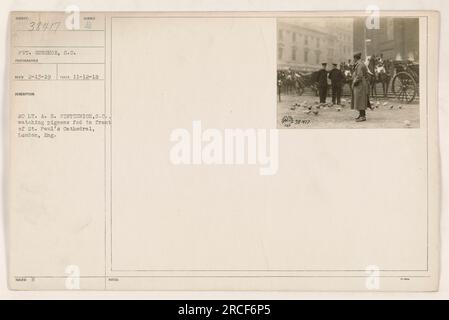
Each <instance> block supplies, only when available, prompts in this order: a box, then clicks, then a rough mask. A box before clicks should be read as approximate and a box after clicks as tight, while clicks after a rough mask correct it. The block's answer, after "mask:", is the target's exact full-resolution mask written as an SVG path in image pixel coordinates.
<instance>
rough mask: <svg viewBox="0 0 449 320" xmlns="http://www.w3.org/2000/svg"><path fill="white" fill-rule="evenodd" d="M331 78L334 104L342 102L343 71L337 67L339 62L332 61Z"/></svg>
mask: <svg viewBox="0 0 449 320" xmlns="http://www.w3.org/2000/svg"><path fill="white" fill-rule="evenodd" d="M329 79H330V80H331V87H332V104H340V98H341V88H342V86H343V80H344V76H343V72H342V71H341V70H339V69H337V64H336V63H332V70H331V71H330V72H329Z"/></svg>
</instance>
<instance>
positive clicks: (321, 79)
mask: <svg viewBox="0 0 449 320" xmlns="http://www.w3.org/2000/svg"><path fill="white" fill-rule="evenodd" d="M316 82H317V83H318V87H322V88H324V87H327V71H326V70H324V69H321V70H319V71H318V72H317V75H316Z"/></svg>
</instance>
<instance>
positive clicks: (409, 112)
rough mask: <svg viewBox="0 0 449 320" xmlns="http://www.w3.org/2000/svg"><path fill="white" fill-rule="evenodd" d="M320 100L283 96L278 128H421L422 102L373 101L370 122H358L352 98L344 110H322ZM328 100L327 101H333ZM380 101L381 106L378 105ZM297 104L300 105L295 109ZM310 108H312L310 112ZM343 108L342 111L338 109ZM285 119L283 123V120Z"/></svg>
mask: <svg viewBox="0 0 449 320" xmlns="http://www.w3.org/2000/svg"><path fill="white" fill-rule="evenodd" d="M316 101H319V100H318V97H315V96H311V95H309V96H295V95H283V96H282V101H281V102H278V117H277V127H278V128H280V129H281V128H285V129H307V128H320V129H326V128H419V103H418V102H416V101H415V102H413V103H411V104H403V103H400V101H398V100H397V99H394V98H388V99H384V98H380V99H377V100H376V99H374V100H373V99H371V103H372V104H373V106H376V105H377V108H374V110H372V111H371V110H369V109H368V110H367V111H366V115H367V121H365V122H355V121H354V119H355V118H356V117H357V116H358V111H356V110H351V101H350V97H344V98H343V101H344V102H342V107H341V108H338V107H337V106H331V107H320V108H319V109H318V108H317V105H316V104H315V102H316ZM331 101H332V100H331V99H329V98H328V99H327V100H326V102H331ZM377 101H378V103H377ZM295 103H299V104H300V106H299V107H298V106H297V107H292V106H293V105H294V104H295ZM308 107H312V110H311V111H309V109H308ZM338 109H340V111H339V110H338ZM283 119H284V121H283Z"/></svg>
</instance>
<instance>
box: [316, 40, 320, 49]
mask: <svg viewBox="0 0 449 320" xmlns="http://www.w3.org/2000/svg"><path fill="white" fill-rule="evenodd" d="M316 47H317V48H319V47H320V39H318V38H317V39H316Z"/></svg>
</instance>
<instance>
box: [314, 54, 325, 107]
mask: <svg viewBox="0 0 449 320" xmlns="http://www.w3.org/2000/svg"><path fill="white" fill-rule="evenodd" d="M321 66H322V67H321V69H320V70H319V71H318V73H317V79H316V80H317V83H318V92H319V94H320V103H326V96H327V71H326V66H327V63H322V64H321Z"/></svg>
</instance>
